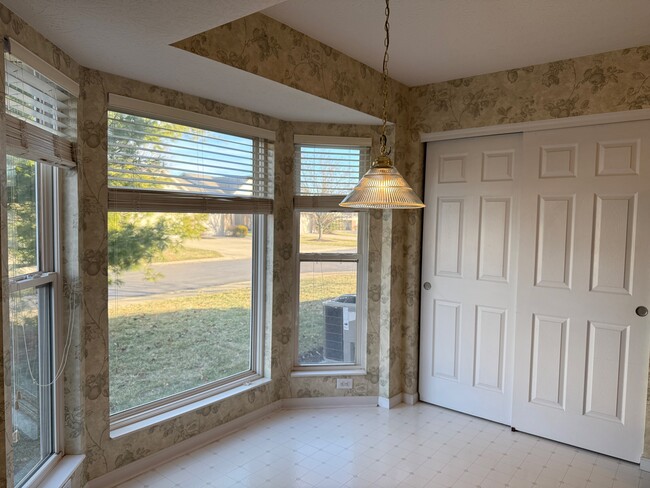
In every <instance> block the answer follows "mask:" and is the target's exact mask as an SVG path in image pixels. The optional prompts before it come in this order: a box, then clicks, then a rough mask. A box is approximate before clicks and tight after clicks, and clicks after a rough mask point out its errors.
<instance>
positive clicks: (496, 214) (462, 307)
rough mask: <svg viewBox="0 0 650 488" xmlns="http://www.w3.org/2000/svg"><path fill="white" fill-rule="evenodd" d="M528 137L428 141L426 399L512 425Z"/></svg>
mask: <svg viewBox="0 0 650 488" xmlns="http://www.w3.org/2000/svg"><path fill="white" fill-rule="evenodd" d="M520 158H521V135H520V134H513V135H507V136H493V137H480V138H473V139H462V140H456V141H445V142H438V143H430V144H429V145H428V148H427V167H426V190H425V201H426V204H427V207H426V208H425V211H424V236H423V250H422V252H423V263H422V283H423V289H422V307H421V332H420V334H421V342H420V343H421V346H420V348H421V350H420V398H421V399H422V400H423V401H425V402H429V403H434V404H436V405H440V406H443V407H447V408H451V409H454V410H458V411H461V412H466V413H469V414H472V415H476V416H479V417H483V418H486V419H490V420H494V421H497V422H501V423H506V424H509V423H510V417H511V406H512V362H513V325H514V303H515V287H516V284H515V281H516V269H514V266H513V264H514V263H516V251H517V245H516V244H517V243H516V241H515V240H514V239H513V236H516V235H517V215H516V208H517V202H516V199H515V197H514V193H513V189H514V187H515V185H516V184H517V181H518V179H519V174H518V173H519V168H518V165H519V164H520Z"/></svg>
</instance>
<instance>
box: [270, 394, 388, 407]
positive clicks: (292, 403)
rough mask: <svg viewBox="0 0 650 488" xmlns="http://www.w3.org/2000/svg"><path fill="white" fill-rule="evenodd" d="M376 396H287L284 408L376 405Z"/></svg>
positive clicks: (283, 402) (283, 404)
mask: <svg viewBox="0 0 650 488" xmlns="http://www.w3.org/2000/svg"><path fill="white" fill-rule="evenodd" d="M376 406H377V397H376V396H342V397H310V398H285V399H284V400H282V408H287V409H291V408H332V407H376Z"/></svg>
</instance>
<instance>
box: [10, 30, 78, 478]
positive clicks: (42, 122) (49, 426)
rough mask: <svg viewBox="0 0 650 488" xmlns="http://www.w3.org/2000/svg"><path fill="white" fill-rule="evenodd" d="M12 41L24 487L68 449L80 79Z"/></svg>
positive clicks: (13, 230)
mask: <svg viewBox="0 0 650 488" xmlns="http://www.w3.org/2000/svg"><path fill="white" fill-rule="evenodd" d="M5 45H6V47H8V48H9V49H8V51H7V52H5V54H4V63H5V80H4V92H5V110H6V124H5V127H6V133H5V135H6V151H7V153H6V166H5V170H6V178H7V186H6V199H7V209H6V211H7V235H6V239H7V244H8V246H7V259H8V262H7V269H8V271H9V273H8V274H9V276H8V278H9V281H8V292H9V293H8V306H9V323H8V324H3V325H4V327H5V328H7V327H8V334H5V337H8V338H9V340H10V344H9V347H10V350H11V354H10V364H9V363H7V364H8V366H9V367H8V368H7V372H9V371H10V384H9V382H8V383H7V388H6V391H7V393H8V395H9V402H10V404H11V422H10V424H9V425H8V426H7V435H8V437H9V438H10V439H11V443H12V447H13V481H14V486H15V487H21V486H25V485H27V484H29V483H37V482H38V481H39V480H40V479H42V478H43V477H44V476H45V474H46V473H47V471H48V469H49V468H51V467H52V466H53V465H54V463H55V462H56V460H57V459H58V457H59V455H60V454H61V446H60V443H59V432H58V431H57V425H58V424H59V419H60V417H61V411H60V409H58V408H57V405H58V403H59V399H60V390H61V386H62V385H61V381H62V375H63V367H64V365H65V352H66V351H65V350H66V345H67V344H68V341H69V339H70V337H71V335H70V334H71V330H70V328H69V327H68V329H67V334H66V329H65V327H63V326H62V322H63V320H62V310H61V306H60V303H61V299H62V298H61V293H60V282H61V278H60V274H59V273H60V269H59V247H60V240H59V233H60V228H59V222H60V215H59V205H58V201H59V198H58V186H59V185H58V181H59V172H60V171H61V170H60V169H58V168H57V167H56V166H59V167H64V168H74V167H75V159H76V158H75V151H74V144H73V142H74V141H75V139H76V125H77V122H76V103H77V102H76V100H77V98H76V95H77V91H78V87H77V85H76V84H75V83H74V82H72V81H71V80H69V79H67V78H66V77H65V76H64V75H62V74H61V73H59V72H58V71H56V70H55V69H54V68H52V67H51V66H49V65H47V64H46V63H45V62H44V61H42V60H40V59H39V58H37V57H36V56H35V55H34V54H32V53H29V52H28V51H27V50H26V49H25V48H23V47H22V46H20V45H19V44H17V43H16V42H15V41H13V40H8V41H7V42H6V43H5ZM26 59H27V60H29V61H30V63H32V62H33V63H35V64H36V65H37V66H38V69H36V68H35V67H34V66H32V65H31V64H29V63H28V62H26ZM55 80H56V81H55ZM64 336H65V338H64ZM8 359H9V358H8ZM6 380H7V379H6Z"/></svg>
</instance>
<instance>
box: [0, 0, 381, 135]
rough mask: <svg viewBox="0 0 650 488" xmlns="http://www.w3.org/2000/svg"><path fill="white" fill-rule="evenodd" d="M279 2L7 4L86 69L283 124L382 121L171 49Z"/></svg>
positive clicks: (60, 0) (22, 0)
mask: <svg viewBox="0 0 650 488" xmlns="http://www.w3.org/2000/svg"><path fill="white" fill-rule="evenodd" d="M280 1H282V0H149V1H145V0H56V1H53V0H2V3H4V4H5V5H6V6H7V7H8V8H9V9H11V10H12V11H14V12H15V13H16V14H18V15H19V16H20V17H22V18H23V19H24V20H25V21H26V22H27V23H28V24H30V25H31V26H32V27H34V28H35V29H36V30H37V31H38V32H40V33H41V34H43V35H44V36H45V37H46V38H48V39H49V40H50V41H52V42H54V43H55V44H56V45H58V46H59V47H60V48H61V49H63V50H64V51H65V52H67V53H68V54H70V55H71V56H72V57H73V58H74V59H75V60H76V61H78V62H79V63H80V64H81V65H83V66H87V67H89V68H94V69H99V70H102V71H106V72H108V73H115V74H118V75H122V76H126V77H128V78H132V79H135V80H140V81H144V82H147V83H152V84H154V85H159V86H163V87H166V88H172V89H176V90H180V91H183V92H186V93H190V94H194V95H198V96H201V97H205V98H208V99H212V100H217V101H220V102H223V103H226V104H229V105H234V106H237V107H242V108H246V109H249V110H253V111H256V112H261V113H264V114H267V115H271V116H274V117H278V118H281V119H284V120H294V121H298V120H299V121H307V122H310V121H313V122H334V123H359V124H376V123H379V122H380V121H379V120H378V119H376V118H374V117H371V116H369V115H366V114H363V113H361V112H358V111H356V110H352V109H349V108H346V107H343V106H340V105H337V104H335V103H332V102H329V101H327V100H323V99H321V98H318V97H315V96H313V95H309V94H306V93H303V92H300V91H298V90H295V89H293V88H289V87H287V86H284V85H282V84H280V83H276V82H273V81H270V80H267V79H264V78H261V77H259V76H255V75H253V74H250V73H247V72H244V71H241V70H238V69H235V68H232V67H230V66H227V65H224V64H220V63H216V62H214V61H211V60H208V59H206V58H203V57H201V56H196V55H194V54H191V53H188V52H185V51H182V50H180V49H177V48H174V47H171V46H170V44H171V43H173V42H175V41H178V40H180V39H184V38H186V37H189V36H191V35H193V34H197V33H199V32H203V31H206V30H208V29H211V28H213V27H216V26H219V25H223V24H225V23H227V22H230V21H232V20H235V19H238V18H240V17H244V16H246V15H249V14H251V13H254V12H257V11H259V10H261V9H264V8H266V7H269V6H271V5H273V4H277V3H279V2H280Z"/></svg>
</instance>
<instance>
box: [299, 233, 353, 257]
mask: <svg viewBox="0 0 650 488" xmlns="http://www.w3.org/2000/svg"><path fill="white" fill-rule="evenodd" d="M356 246H357V233H356V232H346V231H335V232H334V233H331V234H323V236H322V237H321V240H320V241H319V240H318V234H316V233H314V234H301V235H300V251H301V252H319V251H320V252H327V251H332V250H334V249H346V248H356Z"/></svg>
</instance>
